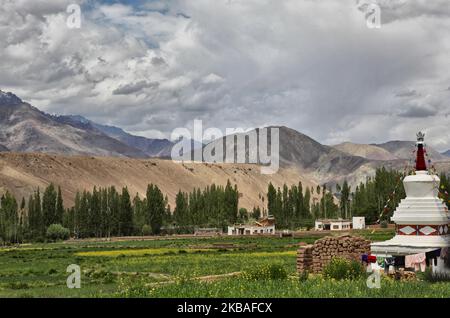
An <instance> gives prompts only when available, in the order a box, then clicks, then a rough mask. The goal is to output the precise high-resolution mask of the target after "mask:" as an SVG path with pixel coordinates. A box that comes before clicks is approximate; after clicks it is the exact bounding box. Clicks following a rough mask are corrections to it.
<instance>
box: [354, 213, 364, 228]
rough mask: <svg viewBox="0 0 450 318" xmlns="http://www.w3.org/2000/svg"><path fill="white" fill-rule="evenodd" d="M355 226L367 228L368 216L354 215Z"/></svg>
mask: <svg viewBox="0 0 450 318" xmlns="http://www.w3.org/2000/svg"><path fill="white" fill-rule="evenodd" d="M353 228H354V229H355V230H364V229H365V228H366V218H365V217H363V216H354V217H353Z"/></svg>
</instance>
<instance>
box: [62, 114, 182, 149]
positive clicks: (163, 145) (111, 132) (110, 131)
mask: <svg viewBox="0 0 450 318" xmlns="http://www.w3.org/2000/svg"><path fill="white" fill-rule="evenodd" d="M57 119H58V121H59V122H64V123H67V124H69V125H72V126H75V127H80V126H81V127H90V128H95V129H97V130H98V131H101V132H102V133H104V134H105V135H107V136H109V137H111V138H114V139H116V140H118V141H120V142H121V143H123V144H125V145H127V146H129V147H131V148H134V149H138V150H140V151H142V152H143V153H145V154H146V155H147V156H148V157H159V158H169V157H170V153H171V150H172V146H173V142H171V141H170V140H167V139H150V138H145V137H142V136H135V135H132V134H129V133H127V132H126V131H124V130H123V129H122V128H119V127H115V126H108V125H101V124H98V123H95V122H93V121H91V120H89V119H86V118H84V117H82V116H77V115H75V116H74V115H69V116H58V117H57Z"/></svg>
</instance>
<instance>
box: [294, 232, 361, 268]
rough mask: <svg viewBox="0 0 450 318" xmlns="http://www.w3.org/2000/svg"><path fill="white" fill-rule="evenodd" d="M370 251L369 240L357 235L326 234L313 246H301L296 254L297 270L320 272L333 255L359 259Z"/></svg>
mask: <svg viewBox="0 0 450 318" xmlns="http://www.w3.org/2000/svg"><path fill="white" fill-rule="evenodd" d="M368 253H370V241H369V240H366V239H364V238H362V237H357V236H350V235H345V236H327V237H324V238H321V239H319V240H317V241H316V242H315V243H314V245H313V246H307V247H301V248H299V250H298V254H297V270H298V271H299V272H302V271H306V270H307V271H310V272H314V273H320V272H322V270H323V268H324V267H325V266H326V265H327V264H328V263H329V262H330V261H331V259H332V258H333V257H340V258H344V259H347V260H357V261H359V260H360V259H361V255H362V254H368Z"/></svg>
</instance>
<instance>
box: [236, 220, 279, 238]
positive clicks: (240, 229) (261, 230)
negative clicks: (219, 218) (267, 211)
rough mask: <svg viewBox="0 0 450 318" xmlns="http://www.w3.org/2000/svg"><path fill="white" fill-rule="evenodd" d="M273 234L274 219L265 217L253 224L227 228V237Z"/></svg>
mask: <svg viewBox="0 0 450 318" xmlns="http://www.w3.org/2000/svg"><path fill="white" fill-rule="evenodd" d="M260 234H275V219H274V218H273V217H267V218H264V219H261V220H259V221H257V222H255V223H253V224H235V225H233V226H229V227H228V235H260Z"/></svg>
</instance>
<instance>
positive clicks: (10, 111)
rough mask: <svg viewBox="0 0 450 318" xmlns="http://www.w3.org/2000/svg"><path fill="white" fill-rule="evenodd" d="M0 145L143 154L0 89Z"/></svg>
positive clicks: (30, 149)
mask: <svg viewBox="0 0 450 318" xmlns="http://www.w3.org/2000/svg"><path fill="white" fill-rule="evenodd" d="M0 125H1V127H2V129H1V131H0V144H1V145H3V147H6V148H7V149H9V150H10V151H18V152H44V153H59V154H67V155H100V156H119V157H141V158H143V157H147V156H146V154H145V153H143V152H141V151H140V150H137V149H135V148H131V147H129V146H127V145H125V144H123V143H121V142H120V141H118V140H116V139H114V138H111V137H109V136H107V135H105V134H103V133H102V132H100V131H98V130H97V129H95V128H92V127H74V126H72V125H68V124H65V123H61V122H59V121H58V120H56V119H55V117H54V116H51V115H49V114H46V113H44V112H41V111H40V110H38V109H37V108H35V107H33V106H31V105H30V104H27V103H24V102H23V101H22V100H20V99H19V98H18V97H17V96H15V95H13V94H11V93H4V92H1V91H0Z"/></svg>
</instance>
